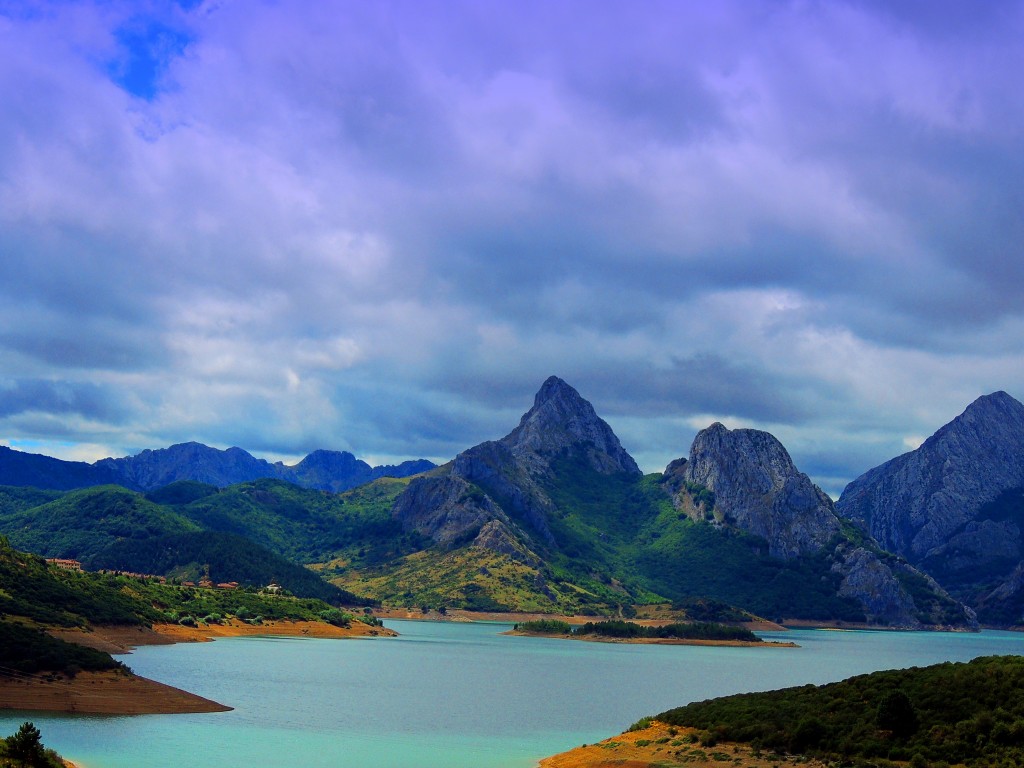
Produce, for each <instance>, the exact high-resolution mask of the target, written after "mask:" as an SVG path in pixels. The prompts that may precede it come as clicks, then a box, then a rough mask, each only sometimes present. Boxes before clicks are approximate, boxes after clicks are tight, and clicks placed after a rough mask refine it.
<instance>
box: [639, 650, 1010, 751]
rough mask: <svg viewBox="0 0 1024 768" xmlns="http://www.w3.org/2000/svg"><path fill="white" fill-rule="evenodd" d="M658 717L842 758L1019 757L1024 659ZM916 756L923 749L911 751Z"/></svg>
mask: <svg viewBox="0 0 1024 768" xmlns="http://www.w3.org/2000/svg"><path fill="white" fill-rule="evenodd" d="M657 719H659V720H662V721H664V722H667V723H669V724H672V725H685V726H691V727H696V728H701V729H704V730H706V731H708V732H709V737H708V738H709V739H710V740H711V741H712V742H713V741H714V740H716V739H717V740H724V741H738V742H747V743H753V744H755V745H756V746H759V747H761V748H765V749H772V750H775V751H781V752H793V753H804V754H812V755H819V756H826V757H842V758H845V759H854V758H859V759H868V758H879V757H882V758H885V757H888V758H890V759H895V760H911V759H913V760H914V761H915V763H922V764H932V765H935V764H937V763H939V762H942V763H947V764H948V763H960V762H966V763H967V764H968V765H971V766H978V767H979V768H981V767H982V766H1001V765H1021V764H1024V658H1022V657H1020V656H1003V657H987V658H981V659H975V660H974V661H972V662H969V663H966V664H953V663H948V662H947V663H944V664H938V665H935V666H931V667H925V668H914V669H905V670H893V671H888V672H875V673H872V674H869V675H861V676H858V677H854V678H850V679H849V680H845V681H843V682H840V683H833V684H831V685H825V686H813V685H806V686H802V687H799V688H788V689H785V690H781V691H770V692H767V693H750V694H741V695H737V696H729V697H725V698H721V699H714V700H711V701H705V702H698V703H695V704H689V705H687V706H685V707H680V708H678V709H673V710H669V711H668V712H665V713H662V714H661V715H658V716H657ZM915 755H920V757H915Z"/></svg>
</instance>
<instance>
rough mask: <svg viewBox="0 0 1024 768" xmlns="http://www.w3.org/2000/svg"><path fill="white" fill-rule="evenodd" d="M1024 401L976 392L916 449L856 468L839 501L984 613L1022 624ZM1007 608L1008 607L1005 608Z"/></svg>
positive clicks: (847, 511) (863, 523)
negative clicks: (1015, 598)
mask: <svg viewBox="0 0 1024 768" xmlns="http://www.w3.org/2000/svg"><path fill="white" fill-rule="evenodd" d="M1022 488H1024V405H1022V404H1021V403H1020V402H1018V401H1017V400H1015V399H1014V398H1013V397H1011V396H1010V395H1008V394H1006V393H1005V392H995V393H993V394H991V395H986V396H984V397H980V398H978V399H977V400H975V401H974V402H973V403H971V405H970V406H968V408H967V409H966V410H965V411H964V412H963V413H962V414H961V415H960V416H958V417H957V418H955V419H954V420H953V421H951V422H949V423H948V424H946V425H945V426H943V427H942V428H940V429H939V430H938V431H937V432H936V433H935V434H934V435H932V436H931V437H930V438H928V439H927V440H926V441H925V442H924V443H923V444H922V445H921V447H920V448H918V449H917V450H915V451H911V452H910V453H906V454H903V455H902V456H898V457H896V458H894V459H892V460H890V461H888V462H886V463H885V464H882V465H881V466H878V467H875V468H874V469H872V470H870V471H868V472H866V473H865V474H863V475H861V476H860V477H859V478H857V479H856V480H854V481H853V482H852V483H850V484H849V485H848V486H847V487H846V489H845V490H844V491H843V495H842V497H841V498H840V499H839V501H838V502H837V504H836V508H837V510H838V512H839V514H840V515H842V516H844V517H846V518H849V519H850V520H852V521H853V522H855V523H856V524H857V525H859V526H860V527H862V528H863V529H864V530H865V531H867V532H868V533H870V534H871V536H872V537H874V538H875V539H877V540H878V542H879V543H880V544H881V545H882V546H883V547H885V548H886V549H889V550H891V551H893V552H896V553H898V554H900V555H902V556H903V557H905V558H906V559H907V560H908V561H909V562H910V563H912V564H914V565H916V566H918V567H919V568H921V569H922V570H924V571H926V572H928V573H929V574H931V575H932V576H934V577H935V578H936V579H937V580H938V581H939V582H940V583H941V584H942V585H943V586H944V587H945V588H946V589H948V590H950V591H951V592H953V593H954V594H956V595H957V596H959V597H961V598H962V599H964V600H965V601H967V602H968V604H970V605H972V606H974V607H976V608H977V609H978V610H979V615H980V616H981V618H982V620H983V621H989V622H991V623H997V624H1001V623H1019V622H1021V621H1024V615H1022V614H1021V607H1020V606H1018V605H1017V603H1016V602H1013V603H1012V604H1011V607H1012V611H1011V613H1009V614H1008V613H1007V610H1009V608H1007V607H1006V606H1003V607H1002V608H1000V607H999V604H1000V601H1001V600H1003V599H1004V598H1006V599H1008V598H1009V596H1012V595H1014V594H1016V591H1017V589H1018V588H1017V586H1016V585H1017V575H1016V574H1017V572H1018V570H1019V569H1018V566H1019V565H1020V564H1021V561H1022V558H1024V536H1022V531H1021V527H1022V522H1024V494H1022V493H1021V489H1022ZM1011 614H1012V615H1011Z"/></svg>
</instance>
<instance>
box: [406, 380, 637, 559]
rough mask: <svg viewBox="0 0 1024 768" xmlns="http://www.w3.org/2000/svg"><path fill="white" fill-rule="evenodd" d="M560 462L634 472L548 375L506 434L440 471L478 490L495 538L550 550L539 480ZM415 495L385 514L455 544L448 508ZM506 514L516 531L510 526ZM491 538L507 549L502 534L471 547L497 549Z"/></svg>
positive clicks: (595, 420)
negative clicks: (496, 526)
mask: <svg viewBox="0 0 1024 768" xmlns="http://www.w3.org/2000/svg"><path fill="white" fill-rule="evenodd" d="M562 458H575V459H579V460H582V461H584V462H586V463H587V464H588V465H589V466H590V467H591V468H592V469H593V470H595V471H597V472H599V473H602V474H614V473H626V474H629V475H635V476H639V475H640V474H641V473H640V469H639V467H637V464H636V462H635V461H634V460H633V457H632V456H630V455H629V454H628V453H626V451H625V449H623V447H622V444H621V443H620V442H619V439H618V437H616V436H615V433H614V432H613V431H612V429H611V427H610V426H608V424H607V423H606V422H605V421H603V420H602V419H601V418H600V417H599V416H598V415H597V412H596V411H595V410H594V407H593V406H592V405H591V404H590V403H589V402H587V401H586V400H584V399H583V397H581V396H580V394H579V393H578V392H577V391H576V390H575V389H573V388H572V387H571V386H569V385H568V384H566V383H565V382H564V381H562V380H561V379H559V378H558V377H557V376H551V377H550V378H548V379H547V380H546V381H545V382H544V384H543V385H542V386H541V388H540V390H539V391H538V392H537V395H536V396H535V397H534V401H533V407H532V408H530V410H529V411H527V412H526V413H525V414H524V415H523V417H522V419H520V421H519V425H518V426H517V427H516V428H515V429H514V430H512V432H510V433H509V434H508V435H506V436H505V437H503V438H502V439H501V440H493V441H488V442H485V443H481V444H479V445H476V446H474V447H472V448H470V449H468V450H466V451H463V452H462V453H460V454H459V455H458V456H456V457H455V459H454V461H452V463H451V464H450V465H448V466H447V467H446V469H445V474H446V475H447V476H448V477H451V478H457V479H458V480H460V481H462V482H469V483H473V484H474V485H475V486H476V487H478V488H480V489H482V490H483V491H484V492H485V494H486V498H487V501H488V502H489V504H490V506H489V507H488V509H489V510H491V511H490V512H488V513H487V514H490V515H491V519H495V520H499V521H500V522H501V523H502V524H503V525H504V526H505V531H503V533H508V532H513V533H517V534H518V535H519V536H520V537H521V538H522V540H523V541H525V542H527V543H528V544H533V545H537V544H552V543H553V541H554V539H553V537H552V534H551V530H550V527H549V525H548V520H549V519H550V515H552V514H554V513H555V506H554V504H553V503H552V501H551V499H550V498H549V497H548V495H547V493H546V492H545V491H544V489H543V487H542V485H543V482H542V481H543V480H544V478H546V477H547V476H548V475H549V474H550V473H551V472H552V462H554V461H556V460H558V459H562ZM417 493H418V491H417V490H416V489H414V488H413V487H412V486H410V488H409V490H408V491H407V492H406V493H404V494H403V495H402V497H400V498H399V500H398V503H396V505H395V507H394V509H393V510H392V514H393V516H395V517H396V518H398V519H399V520H401V521H402V524H403V526H405V527H406V528H407V529H412V530H416V531H417V532H418V533H421V534H424V535H428V536H431V537H432V538H433V539H434V540H435V541H437V542H438V543H440V544H445V543H450V542H452V541H455V540H457V539H458V534H457V533H456V532H455V531H456V530H457V529H458V528H459V527H460V525H461V524H460V523H458V522H455V521H453V519H451V518H450V514H449V508H448V507H446V506H445V505H443V504H438V503H437V499H435V498H428V497H420V498H417V499H415V500H413V498H412V497H413V495H414V494H417ZM499 512H500V515H501V516H499V514H498V513H499ZM502 516H503V517H502ZM510 516H511V517H514V518H515V519H516V520H519V521H521V522H522V526H515V525H512V524H511V518H510ZM480 520H481V521H483V520H484V518H480ZM524 534H525V536H524ZM499 540H500V541H501V542H502V544H501V547H502V548H503V549H501V550H500V551H504V549H507V548H508V547H507V546H506V544H507V536H504V535H503V536H502V537H495V536H494V535H488V536H484V537H482V538H480V540H479V541H478V542H477V544H478V545H479V546H484V547H488V548H492V549H495V551H499V547H498V546H497V545H496V544H495V542H498V541H499Z"/></svg>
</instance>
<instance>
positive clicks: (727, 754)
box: [538, 722, 825, 768]
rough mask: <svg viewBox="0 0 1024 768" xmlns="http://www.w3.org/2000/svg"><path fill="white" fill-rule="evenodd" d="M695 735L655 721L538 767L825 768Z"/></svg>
mask: <svg viewBox="0 0 1024 768" xmlns="http://www.w3.org/2000/svg"><path fill="white" fill-rule="evenodd" d="M697 733H698V732H697V731H696V730H694V729H692V728H676V727H671V726H668V725H665V724H664V723H658V722H655V723H653V724H652V725H651V726H650V727H649V728H644V729H643V730H639V731H631V732H628V733H623V734H622V735H620V736H615V737H613V738H610V739H605V740H604V741H602V742H600V743H599V744H589V745H584V746H582V747H577V748H576V749H571V750H569V751H568V752H563V753H561V754H559V755H554V756H552V757H546V758H544V759H543V760H541V761H540V765H539V767H538V768H675V766H680V768H681V767H682V766H685V768H722V766H732V768H778V767H779V766H781V765H784V764H786V763H793V764H795V763H800V765H801V766H802V768H825V764H824V763H822V762H820V761H818V760H811V759H808V758H805V757H792V756H784V755H776V754H774V753H764V754H761V753H755V752H754V751H753V750H752V749H751V748H750V747H749V746H748V745H746V744H726V743H720V744H716V745H715V746H713V747H705V746H702V745H700V744H699V743H698V742H697Z"/></svg>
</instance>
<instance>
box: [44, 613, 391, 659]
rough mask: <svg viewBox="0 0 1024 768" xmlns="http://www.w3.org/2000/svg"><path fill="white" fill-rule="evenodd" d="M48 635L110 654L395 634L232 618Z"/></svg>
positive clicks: (356, 625)
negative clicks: (235, 641) (234, 641)
mask: <svg viewBox="0 0 1024 768" xmlns="http://www.w3.org/2000/svg"><path fill="white" fill-rule="evenodd" d="M48 634H49V635H51V636H52V637H56V638H58V639H60V640H64V641H66V642H69V643H75V644H76V645H83V646H86V647H88V648H93V649H95V650H98V651H104V652H105V653H110V654H126V653H131V652H132V649H133V648H137V647H139V646H143V645H174V644H175V643H207V642H211V641H213V640H216V639H217V638H220V637H259V636H284V637H316V638H324V639H341V638H353V637H394V636H396V635H397V634H398V633H397V632H395V631H394V630H393V629H388V628H387V627H371V626H369V625H368V624H364V623H363V622H361V621H353V622H352V624H351V625H350V626H349V627H337V626H335V625H333V624H325V623H323V622H318V621H288V620H280V621H264V622H263V623H262V624H246V623H245V622H243V621H239V620H238V619H231V620H229V621H228V622H227V623H226V624H208V625H200V626H198V627H186V626H182V625H181V624H154V625H153V626H152V627H127V626H117V625H100V626H97V627H92V628H91V629H88V630H82V629H51V630H48Z"/></svg>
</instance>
